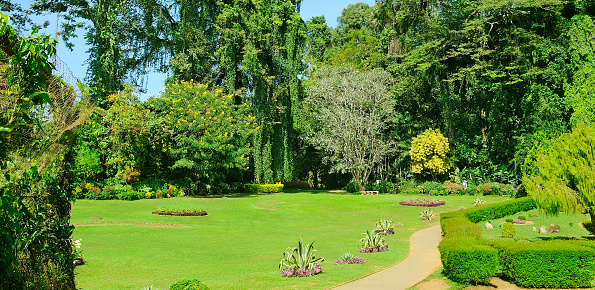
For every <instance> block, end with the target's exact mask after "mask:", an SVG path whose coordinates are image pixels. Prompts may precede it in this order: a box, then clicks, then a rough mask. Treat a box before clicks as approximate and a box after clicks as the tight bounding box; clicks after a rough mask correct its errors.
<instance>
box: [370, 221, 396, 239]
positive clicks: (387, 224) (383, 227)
mask: <svg viewBox="0 0 595 290" xmlns="http://www.w3.org/2000/svg"><path fill="white" fill-rule="evenodd" d="M394 227H395V225H394V223H393V221H389V220H387V219H381V220H379V221H378V222H376V230H375V232H376V233H379V234H381V235H392V234H394V233H395V230H394Z"/></svg>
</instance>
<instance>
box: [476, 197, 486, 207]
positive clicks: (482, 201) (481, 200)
mask: <svg viewBox="0 0 595 290" xmlns="http://www.w3.org/2000/svg"><path fill="white" fill-rule="evenodd" d="M474 203H475V207H478V206H482V205H484V204H486V201H485V200H483V199H481V198H479V197H478V198H476V199H475V202H474Z"/></svg>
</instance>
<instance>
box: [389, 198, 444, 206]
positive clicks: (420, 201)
mask: <svg viewBox="0 0 595 290" xmlns="http://www.w3.org/2000/svg"><path fill="white" fill-rule="evenodd" d="M445 203H446V202H445V201H442V200H438V199H435V198H416V199H410V200H405V201H401V202H399V204H400V205H409V206H439V205H443V204H445Z"/></svg>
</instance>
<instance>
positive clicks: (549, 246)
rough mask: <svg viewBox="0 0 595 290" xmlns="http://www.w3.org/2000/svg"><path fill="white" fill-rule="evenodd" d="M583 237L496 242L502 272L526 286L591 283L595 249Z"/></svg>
mask: <svg viewBox="0 0 595 290" xmlns="http://www.w3.org/2000/svg"><path fill="white" fill-rule="evenodd" d="M589 243H591V244H592V242H585V241H562V240H554V241H540V242H533V243H518V242H517V243H514V242H498V243H494V246H495V247H496V248H498V255H499V259H500V264H501V265H502V273H503V274H504V275H506V276H507V277H509V278H510V279H511V280H512V281H514V283H515V284H517V285H519V286H521V287H525V288H580V287H591V286H592V285H591V281H593V276H594V273H595V263H594V262H593V261H595V249H594V248H593V247H592V245H590V244H589Z"/></svg>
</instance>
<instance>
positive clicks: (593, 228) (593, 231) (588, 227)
mask: <svg viewBox="0 0 595 290" xmlns="http://www.w3.org/2000/svg"><path fill="white" fill-rule="evenodd" d="M583 227H585V229H586V230H587V231H588V232H589V233H591V235H595V226H593V223H592V222H591V221H590V220H587V221H583Z"/></svg>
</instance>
